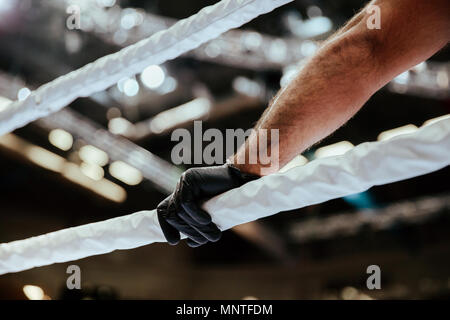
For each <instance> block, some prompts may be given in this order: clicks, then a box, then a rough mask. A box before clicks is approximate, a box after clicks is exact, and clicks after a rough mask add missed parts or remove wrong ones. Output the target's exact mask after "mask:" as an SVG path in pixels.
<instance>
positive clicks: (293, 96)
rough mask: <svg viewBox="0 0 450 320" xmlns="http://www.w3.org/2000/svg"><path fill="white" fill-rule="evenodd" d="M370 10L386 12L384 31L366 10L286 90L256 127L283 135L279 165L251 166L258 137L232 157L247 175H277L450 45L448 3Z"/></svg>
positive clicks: (380, 1) (411, 2)
mask: <svg viewBox="0 0 450 320" xmlns="http://www.w3.org/2000/svg"><path fill="white" fill-rule="evenodd" d="M369 5H377V6H378V7H379V8H380V13H381V28H380V29H369V28H368V27H367V19H368V18H369V17H370V16H371V15H372V14H373V13H368V12H367V11H366V10H365V9H364V10H362V11H361V12H360V13H358V14H357V15H356V16H355V17H353V18H352V19H351V20H350V21H349V22H348V23H347V24H346V25H345V26H344V27H343V28H342V29H341V30H339V31H338V32H336V34H335V35H333V36H332V37H331V38H330V39H329V40H328V41H327V42H326V43H325V44H324V45H323V46H322V47H321V48H320V49H319V50H318V51H317V53H316V54H315V55H314V56H313V57H312V58H311V59H310V60H309V61H308V62H307V63H306V65H305V66H304V67H303V68H302V69H301V71H300V72H299V73H298V74H297V76H296V77H295V78H294V79H293V80H292V81H291V82H290V83H289V85H287V86H286V87H285V88H283V89H282V90H280V92H279V93H278V94H277V96H276V97H275V98H274V100H273V101H272V103H271V105H270V106H269V108H268V109H267V110H266V112H265V113H264V114H263V116H262V117H261V119H260V120H259V122H258V124H257V125H256V127H255V129H257V131H258V129H268V131H270V129H278V130H279V139H278V141H279V144H278V150H279V158H278V159H277V161H278V163H277V165H276V166H274V165H273V164H272V166H271V167H270V168H268V167H267V165H261V163H260V162H262V161H260V162H259V163H249V161H248V159H249V158H248V155H249V154H250V151H251V150H256V149H255V146H256V145H257V139H258V138H257V136H251V137H249V139H247V141H246V143H245V145H244V146H242V147H241V148H240V149H239V150H238V152H237V153H236V154H235V155H234V156H233V157H232V158H231V161H232V162H234V163H235V165H236V166H237V167H238V168H239V169H241V171H243V172H248V173H253V174H257V175H265V174H269V173H272V172H274V171H277V169H278V167H280V168H281V167H282V166H284V165H285V164H286V163H287V162H289V161H290V160H291V159H292V158H293V157H294V156H296V155H298V154H300V153H301V152H302V151H304V150H305V149H306V148H308V147H310V146H311V145H312V144H314V143H316V142H318V141H319V140H321V139H323V138H324V137H326V136H328V135H329V134H331V133H332V132H334V131H335V130H336V129H338V128H339V127H340V126H342V125H343V124H344V123H345V122H347V121H348V120H349V119H350V118H351V117H352V116H353V115H354V114H355V113H356V112H357V111H358V110H359V109H360V108H361V107H362V106H363V104H364V103H365V102H366V101H367V100H368V99H369V98H370V97H371V96H372V95H373V94H374V93H375V92H376V91H377V90H379V89H380V88H381V87H382V86H384V85H385V84H386V83H388V82H389V81H390V80H392V79H393V78H394V77H395V76H396V75H398V74H400V73H402V72H404V71H406V70H408V69H409V68H411V67H413V66H414V65H416V64H418V63H420V62H422V61H424V60H426V59H427V58H429V57H430V56H432V55H433V54H434V53H436V52H437V51H438V50H440V49H441V48H442V47H444V46H445V45H446V44H447V43H448V41H449V40H450V16H449V15H450V13H449V12H450V2H449V1H448V0H426V1H425V0H375V1H372V2H371V3H370V4H369ZM269 138H270V135H269ZM275 143H276V142H275ZM270 146H271V144H270V143H269V144H267V146H262V145H261V144H260V145H259V147H260V148H267V149H268V150H260V152H266V151H267V152H268V153H269V154H270V152H272V151H273V150H270ZM272 146H273V144H272ZM239 159H241V160H239ZM242 159H246V161H242ZM263 168H264V171H262V170H261V169H263Z"/></svg>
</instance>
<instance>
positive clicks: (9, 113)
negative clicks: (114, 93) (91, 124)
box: [0, 0, 292, 135]
mask: <svg viewBox="0 0 450 320" xmlns="http://www.w3.org/2000/svg"><path fill="white" fill-rule="evenodd" d="M291 1H292V0H222V1H220V2H218V3H216V4H215V5H212V6H209V7H205V8H203V9H202V10H200V11H199V12H198V13H197V14H195V15H193V16H191V17H189V18H187V19H183V20H180V21H178V22H177V23H176V24H174V25H173V26H171V27H170V28H168V29H166V30H163V31H160V32H158V33H155V34H154V35H152V36H151V37H149V38H147V39H144V40H141V41H139V42H137V43H136V44H133V45H130V46H128V47H126V48H123V49H122V50H120V51H119V52H116V53H114V54H110V55H107V56H104V57H102V58H100V59H98V60H96V61H95V62H93V63H90V64H87V65H85V66H84V67H82V68H80V69H78V70H75V71H72V72H70V73H69V74H67V75H64V76H61V77H59V78H57V79H55V80H53V81H51V82H49V83H47V84H45V85H43V86H41V87H40V88H38V89H37V90H35V91H33V92H32V93H31V94H30V95H29V96H28V97H27V99H25V100H23V101H15V102H13V103H12V104H11V105H9V106H8V108H6V109H5V110H3V111H1V112H0V135H2V134H5V133H8V132H11V131H13V130H14V129H17V128H19V127H22V126H24V125H26V124H28V123H30V122H31V121H34V120H36V119H39V118H42V117H45V116H47V115H48V114H50V113H53V112H56V111H58V110H60V109H61V108H63V107H65V106H67V105H68V104H70V103H71V102H72V101H74V100H75V99H77V98H79V97H88V96H90V95H92V94H93V93H96V92H99V91H102V90H105V89H107V88H109V87H110V86H113V85H114V84H116V83H117V82H118V81H119V80H120V79H122V78H125V77H130V76H133V75H135V74H137V73H139V72H141V71H142V70H144V68H146V67H148V66H149V65H154V64H161V63H163V62H165V61H167V60H170V59H174V58H176V57H178V56H180V55H181V54H183V53H185V52H187V51H189V50H192V49H194V48H196V47H198V46H200V45H201V44H203V43H205V42H207V41H209V40H211V39H214V38H216V37H218V36H219V35H220V34H222V33H224V32H226V31H228V30H230V29H233V28H237V27H239V26H241V25H243V24H245V23H247V22H248V21H250V20H252V19H254V18H255V17H257V16H259V15H261V14H264V13H267V12H270V11H272V10H273V9H275V8H277V7H280V6H282V5H284V4H286V3H288V2H291Z"/></svg>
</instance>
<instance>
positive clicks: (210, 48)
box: [44, 0, 450, 99]
mask: <svg viewBox="0 0 450 320" xmlns="http://www.w3.org/2000/svg"><path fill="white" fill-rule="evenodd" d="M44 3H45V4H46V5H48V6H51V7H54V8H55V9H57V10H59V11H60V12H63V14H65V12H66V9H67V6H68V5H69V4H70V3H72V1H70V0H65V1H46V2H44ZM100 3H101V1H100V2H99V1H86V0H84V1H79V2H77V4H79V5H80V7H81V10H82V12H83V17H84V20H83V23H82V25H81V28H82V30H83V31H85V32H90V33H94V34H95V35H96V36H97V37H99V38H101V39H102V40H103V41H105V42H106V43H109V44H111V45H118V46H121V47H125V46H127V45H130V44H133V43H135V42H137V41H139V40H142V39H144V38H146V37H149V36H150V35H152V34H154V33H156V32H158V31H161V30H164V29H166V28H168V27H170V26H171V25H173V24H174V23H175V22H176V20H175V19H172V18H168V17H162V16H158V15H156V14H151V13H147V12H146V11H144V10H142V9H134V8H121V7H119V6H118V5H114V6H112V7H110V8H105V7H104V6H103V5H101V4H100ZM292 16H295V15H292V14H291V15H288V16H287V18H288V19H287V20H292V19H291V18H292ZM294 22H296V23H297V24H299V22H298V21H294ZM293 24H294V25H295V23H292V22H291V23H288V24H287V25H291V27H292V25H293ZM303 25H305V24H303ZM301 26H302V25H300V27H301ZM291 31H292V33H293V34H295V33H296V32H295V29H292V30H291ZM319 45H320V42H317V41H312V40H309V39H305V38H299V37H296V36H290V37H273V36H269V35H265V34H262V33H259V32H256V31H246V30H239V29H238V30H231V31H228V32H226V33H224V34H223V35H222V36H220V37H218V38H217V39H215V40H212V41H210V42H208V43H206V44H205V45H202V46H201V47H199V48H197V49H194V50H192V51H191V52H189V53H187V54H186V56H189V57H192V58H195V59H199V60H204V61H210V62H215V63H219V64H225V65H229V66H233V67H238V68H243V69H251V70H268V69H276V70H283V74H284V75H286V73H289V72H292V71H293V70H294V71H295V69H299V68H300V67H299V66H300V65H301V62H302V61H303V60H304V59H305V58H307V57H309V56H311V55H312V54H314V52H315V51H316V50H317V48H318V47H319ZM449 79H450V64H448V63H436V62H435V63H430V62H429V63H422V64H419V65H418V66H416V67H414V68H412V69H411V70H410V71H408V72H406V73H403V74H401V75H400V76H398V77H397V78H395V79H394V80H393V81H392V82H391V83H390V84H389V85H388V86H387V88H388V89H389V90H390V91H393V92H396V93H401V94H411V95H418V96H425V97H430V98H438V99H445V98H448V97H449V95H450V90H449V81H450V80H449Z"/></svg>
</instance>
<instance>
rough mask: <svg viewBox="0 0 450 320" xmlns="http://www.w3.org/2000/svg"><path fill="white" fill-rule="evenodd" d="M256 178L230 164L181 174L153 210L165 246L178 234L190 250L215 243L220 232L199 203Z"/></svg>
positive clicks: (177, 240)
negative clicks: (181, 235) (165, 243)
mask: <svg viewBox="0 0 450 320" xmlns="http://www.w3.org/2000/svg"><path fill="white" fill-rule="evenodd" d="M257 178H259V177H258V176H255V175H251V174H246V173H243V172H241V171H240V170H239V169H237V168H235V167H233V166H232V165H230V164H224V165H222V166H214V167H203V168H191V169H189V170H187V171H185V172H184V173H183V174H182V175H181V178H180V181H178V184H177V186H176V188H175V191H174V192H173V193H172V194H171V195H170V196H168V197H167V198H166V199H164V200H163V201H162V202H161V203H160V204H159V205H158V207H157V209H156V210H157V213H158V220H159V224H160V226H161V229H162V231H163V233H164V236H165V237H166V239H167V242H168V243H170V244H171V245H175V244H177V243H178V242H179V241H180V232H182V233H183V234H185V235H186V236H187V237H188V238H189V239H188V240H187V243H188V245H189V246H190V247H198V246H200V245H202V244H205V243H207V242H208V241H212V242H216V241H218V240H219V239H220V236H221V231H220V230H219V228H217V226H216V225H215V224H214V223H213V222H212V221H211V216H210V215H209V214H208V212H206V211H205V210H203V209H202V208H201V202H203V201H205V200H207V199H208V198H211V197H213V196H215V195H218V194H220V193H223V192H225V191H228V190H230V189H234V188H237V187H240V186H242V185H243V184H245V183H247V182H249V181H251V180H255V179H257Z"/></svg>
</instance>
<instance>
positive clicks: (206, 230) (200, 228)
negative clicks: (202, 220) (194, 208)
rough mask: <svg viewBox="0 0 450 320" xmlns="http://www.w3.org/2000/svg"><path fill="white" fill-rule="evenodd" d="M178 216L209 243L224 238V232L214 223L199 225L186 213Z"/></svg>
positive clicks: (180, 213)
mask: <svg viewBox="0 0 450 320" xmlns="http://www.w3.org/2000/svg"><path fill="white" fill-rule="evenodd" d="M178 216H179V217H180V218H181V219H183V220H184V221H185V222H186V223H187V224H188V225H190V226H191V227H192V228H193V229H195V230H196V231H197V232H198V233H200V234H201V235H202V236H204V237H205V238H206V239H208V241H212V242H216V241H218V240H219V239H220V237H221V236H222V232H221V231H220V230H219V228H217V226H216V225H215V224H214V223H212V222H211V223H209V224H206V225H199V224H198V223H196V222H195V221H194V220H193V219H192V217H190V216H189V215H188V214H187V213H186V212H184V211H183V212H179V213H178Z"/></svg>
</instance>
